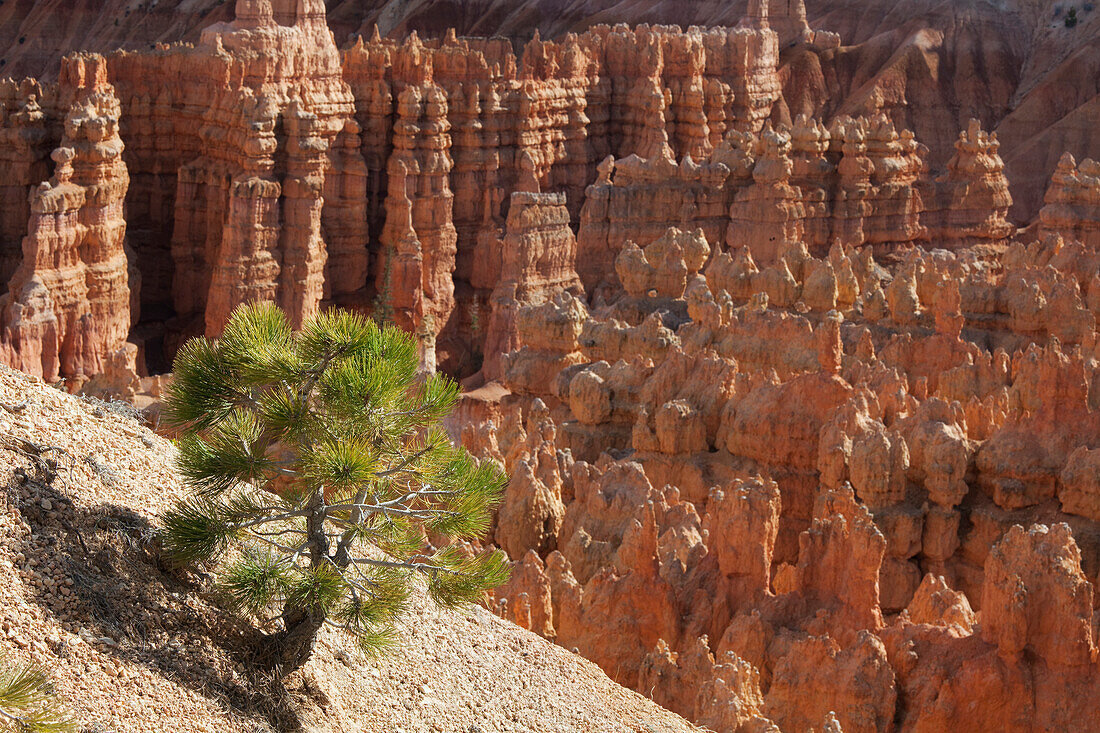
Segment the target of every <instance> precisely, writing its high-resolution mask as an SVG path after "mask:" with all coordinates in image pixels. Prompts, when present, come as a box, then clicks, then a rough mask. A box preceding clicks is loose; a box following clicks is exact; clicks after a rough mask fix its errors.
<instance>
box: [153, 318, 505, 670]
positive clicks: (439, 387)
mask: <svg viewBox="0 0 1100 733" xmlns="http://www.w3.org/2000/svg"><path fill="white" fill-rule="evenodd" d="M174 373H175V376H174V380H173V384H172V386H171V388H170V390H169V393H168V395H167V399H166V401H165V405H164V416H165V418H166V419H167V420H168V422H169V424H171V425H173V426H175V427H176V428H177V429H179V430H180V431H181V437H180V439H179V441H178V446H179V458H178V462H179V468H180V471H181V473H182V475H183V476H184V477H185V479H186V481H187V482H188V484H189V485H190V486H191V488H192V489H193V495H192V496H191V497H190V498H188V499H187V500H185V501H183V502H181V503H180V504H179V505H178V506H177V507H175V508H174V509H173V510H171V511H169V512H168V513H167V514H166V516H165V518H164V533H163V541H164V549H165V552H166V553H167V555H168V556H169V557H170V558H174V559H175V560H176V561H178V562H181V563H203V564H206V565H209V566H211V567H213V568H214V574H215V576H216V578H217V579H218V583H219V585H220V587H221V588H222V590H223V591H224V594H225V597H226V598H228V600H229V602H230V604H231V605H232V606H233V607H234V608H235V609H236V610H238V611H241V612H245V613H251V614H255V615H259V616H263V615H264V614H265V613H267V612H269V611H272V609H275V610H276V611H278V613H279V616H280V617H281V628H279V629H278V630H276V631H274V632H272V633H271V634H269V635H268V636H267V637H266V638H265V641H264V644H263V645H262V647H261V652H260V654H259V655H258V662H259V663H260V664H261V665H262V666H265V667H268V668H272V669H277V670H281V671H282V672H283V673H286V672H289V671H292V670H294V669H296V668H298V667H299V666H301V665H302V664H303V663H304V662H305V661H306V660H307V659H308V658H309V655H310V653H311V652H312V648H313V642H314V640H315V638H316V636H317V634H318V632H319V631H320V630H321V628H322V627H323V626H324V625H326V624H327V625H331V626H334V627H337V628H339V629H342V630H344V631H346V632H349V633H350V634H352V635H353V636H354V637H355V638H357V640H358V641H359V642H360V643H361V645H362V646H363V647H364V648H367V649H377V648H379V647H381V646H384V645H386V644H388V643H390V642H392V640H393V638H394V626H395V624H397V623H398V622H399V617H400V614H401V612H402V610H403V609H404V608H405V607H406V603H407V600H408V598H409V593H410V584H411V583H412V582H415V581H414V576H416V577H419V578H421V579H422V580H421V582H423V583H424V584H425V585H426V589H427V592H428V594H429V596H430V597H432V598H433V599H434V600H435V601H436V602H438V603H440V604H443V605H447V606H453V605H456V604H460V603H464V602H471V601H475V600H477V599H479V598H481V596H482V594H483V593H484V592H485V591H486V590H487V589H489V588H491V587H493V586H495V585H498V584H499V583H501V582H503V581H504V580H505V579H506V577H507V565H506V561H505V558H504V556H503V554H502V553H500V552H499V551H496V552H483V553H472V552H463V551H462V550H461V549H460V546H459V545H458V544H456V543H455V540H473V539H478V538H480V537H482V536H483V535H484V534H485V532H486V531H487V530H488V527H489V523H490V518H491V511H492V508H493V506H494V505H495V503H496V502H497V501H498V500H499V497H500V494H501V491H502V489H503V486H504V483H505V477H504V474H503V472H502V471H501V470H500V469H499V468H498V467H497V466H496V465H495V464H492V463H489V462H484V463H478V462H477V461H475V460H474V459H473V458H472V457H471V456H470V455H469V454H468V453H467V452H466V451H465V450H464V449H462V448H460V447H456V446H454V445H453V443H452V442H451V440H450V439H449V437H448V436H447V434H446V432H445V431H444V430H443V429H442V427H441V420H442V418H443V417H444V416H446V415H447V414H449V413H450V411H451V410H452V409H453V407H454V406H455V404H456V403H457V400H458V396H459V391H458V387H457V385H456V384H455V383H453V382H452V381H450V380H449V379H447V378H446V377H442V376H438V375H431V376H425V375H422V374H418V373H417V345H416V342H415V341H414V339H413V338H412V337H411V336H409V335H407V334H405V333H404V332H402V331H400V330H399V329H397V328H394V327H380V326H378V325H377V324H375V323H374V322H373V321H371V320H368V319H365V318H362V317H360V316H358V315H355V314H352V313H349V312H343V311H331V312H327V313H324V314H322V315H319V316H317V317H315V318H314V319H312V320H311V321H309V322H308V323H306V324H305V326H304V327H303V328H302V330H301V331H300V332H297V333H295V332H292V331H291V329H290V327H289V326H288V324H287V321H286V318H285V317H284V315H283V313H282V312H281V311H280V310H279V309H278V308H277V307H275V306H273V305H270V304H260V305H248V306H242V307H240V308H238V309H237V310H236V311H235V312H234V313H233V315H232V316H231V317H230V319H229V323H228V325H227V326H226V328H225V332H224V334H223V335H222V337H221V338H220V339H219V340H217V341H215V342H211V341H208V340H207V339H205V338H197V339H193V340H191V341H189V342H188V343H187V344H185V345H184V347H183V348H182V349H181V350H180V352H179V354H178V356H177V357H176V361H175V366H174ZM429 538H431V539H433V540H436V542H437V543H438V545H439V547H435V546H433V545H432V544H431V542H430V541H429ZM439 538H447V539H446V541H443V540H440V539H439Z"/></svg>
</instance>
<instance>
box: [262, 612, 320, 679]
mask: <svg viewBox="0 0 1100 733" xmlns="http://www.w3.org/2000/svg"><path fill="white" fill-rule="evenodd" d="M324 624H325V615H324V613H323V612H321V611H318V610H316V609H313V610H303V609H299V608H286V609H284V610H283V625H284V628H283V630H282V631H280V632H278V633H276V634H271V635H269V636H267V637H266V638H265V639H264V640H263V641H262V642H261V644H262V648H261V649H260V653H259V654H258V657H259V661H260V664H261V666H263V667H265V668H267V669H271V670H275V671H276V672H278V674H279V676H286V675H288V674H290V673H291V672H293V671H295V670H296V669H298V668H299V667H301V666H302V665H303V664H305V663H306V662H307V661H309V657H310V655H311V654H313V644H314V642H316V641H317V634H318V633H319V632H320V631H321V627H322V626H324Z"/></svg>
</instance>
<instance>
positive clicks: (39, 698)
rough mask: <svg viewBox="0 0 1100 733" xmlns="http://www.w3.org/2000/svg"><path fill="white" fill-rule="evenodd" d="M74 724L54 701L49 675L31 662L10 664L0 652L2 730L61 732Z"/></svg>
mask: <svg viewBox="0 0 1100 733" xmlns="http://www.w3.org/2000/svg"><path fill="white" fill-rule="evenodd" d="M72 730H75V726H74V724H73V722H72V721H71V720H69V719H68V718H67V717H66V716H65V714H64V712H63V711H61V710H60V709H59V708H58V706H57V704H56V703H55V702H54V700H53V691H52V689H51V687H50V683H49V680H48V679H47V678H46V675H45V674H44V673H43V672H42V671H41V670H39V669H37V668H36V667H32V666H30V665H23V666H14V667H12V666H9V664H8V662H7V660H6V659H5V658H4V656H3V655H2V654H0V731H12V732H13V733H61V732H62V731H72Z"/></svg>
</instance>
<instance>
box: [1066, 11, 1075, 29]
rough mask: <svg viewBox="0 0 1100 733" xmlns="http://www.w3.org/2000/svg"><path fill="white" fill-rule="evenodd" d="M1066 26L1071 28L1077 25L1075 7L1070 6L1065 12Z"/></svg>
mask: <svg viewBox="0 0 1100 733" xmlns="http://www.w3.org/2000/svg"><path fill="white" fill-rule="evenodd" d="M1065 23H1066V28H1072V27H1074V26H1075V25H1077V8H1070V9H1069V12H1068V13H1066V20H1065Z"/></svg>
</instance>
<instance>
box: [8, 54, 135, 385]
mask: <svg viewBox="0 0 1100 733" xmlns="http://www.w3.org/2000/svg"><path fill="white" fill-rule="evenodd" d="M56 95H57V96H56V103H57V105H58V107H59V108H63V109H65V110H66V112H65V116H64V133H63V135H62V137H61V144H60V146H59V147H57V148H55V149H54V151H53V153H52V154H51V158H52V159H53V163H54V174H53V176H52V177H51V178H50V180H48V181H45V182H43V183H41V184H39V185H38V186H37V188H36V189H35V190H34V194H33V195H32V196H31V198H30V207H29V208H30V217H29V223H28V224H27V235H26V236H25V237H24V238H23V243H22V260H21V261H20V263H19V265H18V267H17V268H16V269H15V271H14V272H13V273H12V275H11V279H10V281H9V282H8V285H7V292H6V293H5V294H4V295H3V296H0V323H2V329H3V330H2V333H0V359H2V360H3V361H4V362H6V363H8V364H11V365H14V366H16V367H18V368H19V369H22V370H23V371H26V372H29V373H31V374H36V375H38V376H41V377H44V378H45V379H47V380H51V381H52V380H56V379H57V378H58V376H61V375H64V376H72V375H92V374H98V373H100V372H102V371H105V370H106V369H105V367H106V362H107V360H108V358H109V355H111V354H113V353H114V352H116V351H117V350H119V349H120V348H121V347H122V345H123V343H124V342H125V341H126V337H127V335H128V334H129V331H130V325H131V321H132V320H133V319H135V318H136V317H137V311H136V309H135V310H133V311H132V310H131V291H130V286H131V283H133V284H134V285H135V286H136V285H137V283H138V279H137V277H136V272H131V269H130V268H129V266H128V263H127V252H126V249H125V237H126V221H125V219H124V218H123V201H124V199H125V197H126V190H127V186H128V185H129V176H128V174H127V170H126V165H125V163H124V162H123V159H122V150H123V143H122V140H121V138H120V137H119V117H120V114H121V107H120V105H119V101H118V97H117V96H116V95H115V89H114V88H113V87H112V86H111V85H110V84H109V83H108V81H107V66H106V62H105V61H104V59H103V57H102V56H95V55H87V56H85V55H75V56H69V57H66V59H65V61H64V63H63V66H62V70H61V75H60V77H59V80H58V88H57V92H56ZM14 122H15V127H14V129H15V130H17V131H20V132H21V133H22V134H23V141H24V142H26V143H28V144H31V143H33V142H35V141H36V137H35V136H34V135H33V134H29V133H27V130H28V126H30V128H31V129H33V128H34V127H36V126H40V125H42V124H43V122H42V119H41V115H40V113H38V112H37V111H36V110H35V103H34V98H33V93H32V96H31V97H30V98H28V100H27V104H26V105H24V106H23V107H22V109H21V110H20V111H19V112H17V113H16V114H15V119H14ZM37 142H41V140H37ZM26 152H31V150H27V151H26ZM15 172H16V174H17V175H18V174H19V173H20V172H21V171H20V169H19V168H18V167H16V170H15ZM22 172H23V174H24V175H26V171H25V170H24V171H22ZM17 210H19V207H17Z"/></svg>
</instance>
